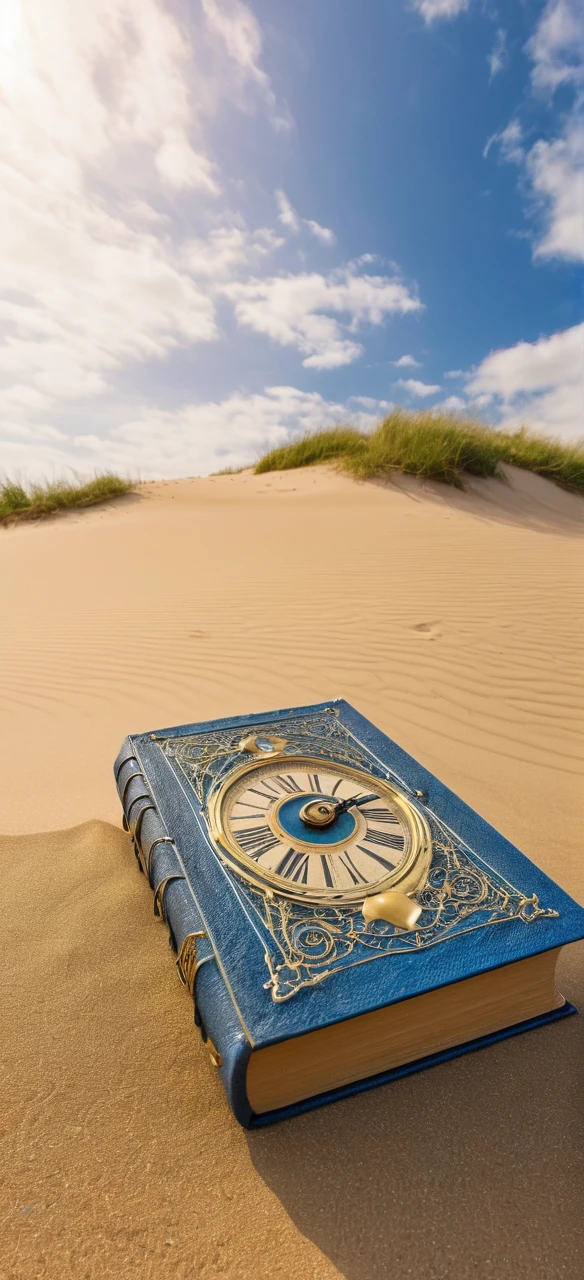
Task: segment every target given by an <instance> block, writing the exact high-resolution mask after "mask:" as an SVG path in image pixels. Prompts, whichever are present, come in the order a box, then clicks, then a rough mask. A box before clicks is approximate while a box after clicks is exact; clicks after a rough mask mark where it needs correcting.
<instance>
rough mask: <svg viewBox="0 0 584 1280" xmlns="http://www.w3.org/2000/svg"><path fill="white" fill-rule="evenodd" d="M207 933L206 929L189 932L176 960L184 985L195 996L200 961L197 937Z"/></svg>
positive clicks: (204, 936)
mask: <svg viewBox="0 0 584 1280" xmlns="http://www.w3.org/2000/svg"><path fill="white" fill-rule="evenodd" d="M206 937H207V934H206V931H205V930H204V929H199V930H197V932H196V933H187V935H186V937H185V938H183V940H182V942H181V945H180V951H179V953H178V956H177V960H176V968H177V972H178V976H179V978H180V981H181V982H182V984H183V987H186V988H187V990H188V992H189V995H191V996H192V997H193V1000H194V998H195V978H196V976H197V969H198V967H199V961H198V957H197V939H198V938H206Z"/></svg>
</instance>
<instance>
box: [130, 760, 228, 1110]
mask: <svg viewBox="0 0 584 1280" xmlns="http://www.w3.org/2000/svg"><path fill="white" fill-rule="evenodd" d="M114 775H115V779H116V787H117V790H118V795H119V797H120V800H121V804H122V809H123V814H124V817H123V825H124V829H125V830H126V831H128V832H129V834H130V838H131V840H132V845H133V849H134V855H135V858H136V861H137V863H138V866H139V868H140V871H141V872H142V873H143V874H144V875H145V876H146V877H147V879H148V882H149V884H150V887H151V889H152V891H153V894H154V914H155V915H156V916H157V917H158V918H159V919H160V920H162V921H163V922H164V923H165V924H166V925H167V928H168V931H169V944H170V946H171V948H172V950H173V952H174V953H175V955H176V968H177V973H178V977H179V979H180V981H181V983H182V984H183V986H185V987H186V988H187V989H188V991H189V993H190V995H191V996H192V999H193V1005H194V1018H195V1025H196V1026H197V1027H198V1028H199V1030H200V1032H201V1036H202V1039H203V1042H204V1044H205V1045H206V1047H207V1050H208V1052H209V1056H210V1058H211V1062H212V1063H213V1066H214V1067H216V1068H217V1069H218V1071H219V1074H220V1076H221V1079H222V1082H223V1085H224V1087H225V1090H226V1092H227V1096H228V1099H229V1102H230V1105H231V1107H232V1110H233V1111H234V1113H235V1116H236V1118H237V1120H239V1123H240V1124H242V1125H244V1127H246V1128H247V1127H249V1126H250V1124H251V1123H252V1120H253V1116H252V1111H251V1108H250V1105H249V1102H248V1098H247V1091H246V1084H245V1080H246V1071H247V1063H248V1059H249V1055H250V1052H251V1048H250V1044H249V1041H248V1039H247V1037H246V1036H245V1033H244V1032H243V1029H242V1027H241V1025H240V1022H239V1019H238V1017H237V1014H236V1012H235V1009H234V1006H233V1001H232V999H231V996H230V995H229V991H228V989H227V986H226V984H225V982H224V979H223V977H222V974H221V969H220V966H219V964H218V959H217V956H216V954H215V951H214V948H213V945H212V943H211V940H210V937H209V935H208V931H207V927H206V924H205V920H204V917H203V913H202V911H201V907H200V906H199V904H198V902H197V900H196V898H195V896H194V893H193V890H192V888H191V885H190V884H189V881H188V877H187V875H186V873H185V869H184V866H183V863H182V861H181V858H180V854H179V851H178V849H177V846H176V845H175V842H174V840H173V838H172V836H171V835H170V834H169V832H168V831H167V829H166V827H165V825H164V822H163V821H162V818H161V816H160V813H159V812H158V808H157V806H156V803H155V801H154V798H153V796H152V793H151V791H150V789H149V787H148V784H147V782H146V779H145V777H144V774H143V772H142V767H141V764H140V760H139V758H138V756H137V755H136V753H135V749H134V746H133V743H132V739H131V738H126V739H125V741H124V743H123V745H122V748H121V751H120V753H119V755H118V758H117V760H116V762H115V765H114Z"/></svg>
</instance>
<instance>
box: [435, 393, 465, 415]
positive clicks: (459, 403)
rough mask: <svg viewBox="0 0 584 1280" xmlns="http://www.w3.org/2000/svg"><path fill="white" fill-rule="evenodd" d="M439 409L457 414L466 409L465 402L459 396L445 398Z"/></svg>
mask: <svg viewBox="0 0 584 1280" xmlns="http://www.w3.org/2000/svg"><path fill="white" fill-rule="evenodd" d="M440 408H441V409H448V410H449V411H450V412H451V413H458V412H459V411H460V410H461V409H465V408H466V402H465V401H464V400H462V399H461V397H460V396H447V398H446V400H442V401H441V404H440Z"/></svg>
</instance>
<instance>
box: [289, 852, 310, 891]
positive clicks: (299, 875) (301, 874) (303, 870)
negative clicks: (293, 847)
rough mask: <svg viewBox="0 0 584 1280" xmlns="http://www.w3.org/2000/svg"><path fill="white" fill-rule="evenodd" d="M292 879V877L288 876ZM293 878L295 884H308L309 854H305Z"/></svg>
mask: <svg viewBox="0 0 584 1280" xmlns="http://www.w3.org/2000/svg"><path fill="white" fill-rule="evenodd" d="M288 879H290V877H288ZM292 880H293V881H294V883H295V884H308V854H307V853H305V854H304V858H303V859H302V861H301V862H299V864H298V866H297V868H296V870H295V872H294V875H293V876H292Z"/></svg>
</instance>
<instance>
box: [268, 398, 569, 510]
mask: <svg viewBox="0 0 584 1280" xmlns="http://www.w3.org/2000/svg"><path fill="white" fill-rule="evenodd" d="M330 461H334V462H335V464H336V465H337V466H338V467H339V468H340V469H342V470H343V471H346V472H348V473H349V474H350V475H352V476H355V477H356V478H357V479H360V480H366V479H371V478H373V477H375V476H389V475H391V473H392V471H403V472H405V473H406V474H407V475H413V476H421V477H423V478H424V479H426V480H440V481H442V482H443V483H444V484H452V485H455V486H456V487H457V488H459V489H461V488H463V486H464V476H465V475H473V476H497V475H501V471H500V463H502V462H508V463H512V464H513V466H515V467H523V468H524V469H525V470H526V471H534V472H536V473H537V475H540V476H547V477H548V478H549V479H550V480H555V481H556V483H557V484H559V485H562V487H563V488H565V489H576V490H579V491H580V492H584V449H583V448H582V446H580V445H568V444H562V443H561V442H560V441H558V440H549V439H547V438H546V437H544V436H537V435H533V434H532V433H531V432H529V431H527V430H526V429H525V428H524V427H522V428H521V430H519V431H497V430H495V429H494V428H493V427H487V426H484V425H483V424H482V423H478V422H473V421H472V420H470V419H469V420H466V419H463V418H461V417H459V416H458V415H454V414H446V413H445V414H440V413H436V412H433V411H432V410H421V411H420V412H418V413H408V412H407V411H406V410H405V409H395V410H394V412H393V413H390V415H389V417H388V418H386V419H385V421H384V422H381V423H380V424H379V426H378V427H377V428H376V429H375V431H373V432H371V433H370V434H365V433H363V432H360V431H357V430H356V429H354V428H352V427H343V426H339V427H333V428H331V429H330V430H328V431H318V432H316V433H315V434H314V435H309V436H304V437H303V439H301V440H296V441H295V442H293V443H292V444H288V445H283V446H282V447H281V448H280V449H272V450H271V451H270V453H267V454H265V456H264V457H263V458H260V461H259V462H258V463H257V464H256V467H255V471H256V473H257V474H261V473H262V472H264V471H286V470H288V469H290V468H292V467H307V466H312V465H313V464H314V463H317V462H330Z"/></svg>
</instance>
